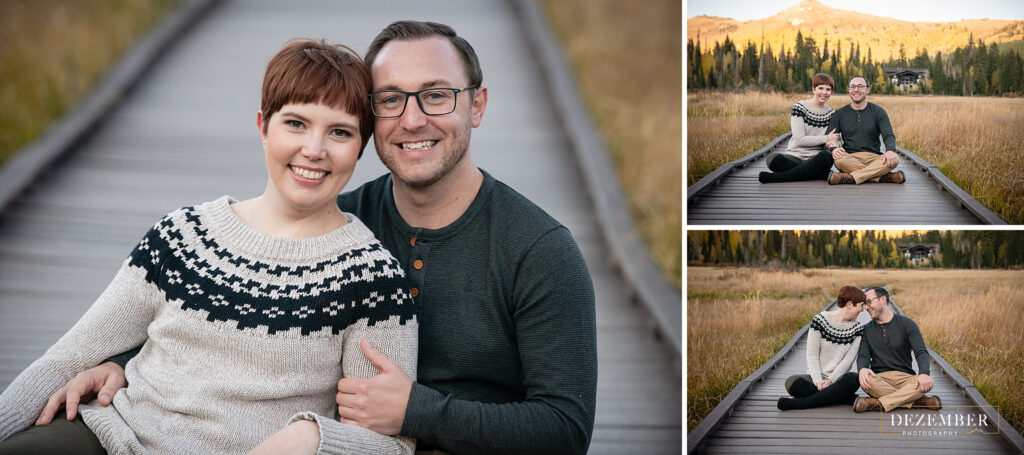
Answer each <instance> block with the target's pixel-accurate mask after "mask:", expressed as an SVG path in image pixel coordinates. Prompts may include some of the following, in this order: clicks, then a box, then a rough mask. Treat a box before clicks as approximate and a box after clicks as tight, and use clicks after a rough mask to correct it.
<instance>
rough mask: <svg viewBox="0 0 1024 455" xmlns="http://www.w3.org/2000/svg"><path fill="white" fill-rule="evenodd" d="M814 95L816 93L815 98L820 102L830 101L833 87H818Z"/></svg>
mask: <svg viewBox="0 0 1024 455" xmlns="http://www.w3.org/2000/svg"><path fill="white" fill-rule="evenodd" d="M813 93H814V98H816V99H817V100H818V101H820V102H822V103H824V102H826V101H828V100H829V98H832V87H830V86H828V85H824V84H822V85H817V86H815V87H814V90H813Z"/></svg>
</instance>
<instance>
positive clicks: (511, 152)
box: [0, 0, 682, 454]
mask: <svg viewBox="0 0 1024 455" xmlns="http://www.w3.org/2000/svg"><path fill="white" fill-rule="evenodd" d="M398 19H420V20H436V21H439V22H444V23H447V24H450V25H452V26H453V27H455V29H456V30H458V32H459V34H460V35H462V36H465V37H466V38H467V39H468V40H469V41H470V42H471V43H472V44H473V46H474V47H475V48H476V50H477V52H478V54H479V55H480V57H481V61H482V66H483V71H484V85H486V86H487V87H488V88H489V90H490V92H489V95H490V99H489V103H488V106H487V111H486V115H485V116H484V120H483V124H482V126H481V127H480V128H478V129H476V130H474V131H473V141H472V144H473V149H472V150H473V152H472V153H473V158H474V160H475V161H476V163H477V164H478V165H479V166H480V167H482V168H484V169H486V170H488V171H489V172H490V173H491V174H492V175H494V176H495V177H496V178H498V179H499V180H502V181H504V182H506V183H508V184H509V185H510V186H512V187H513V188H515V189H517V190H518V191H520V192H521V193H523V194H524V195H525V196H526V197H528V198H530V199H531V200H533V201H534V202H535V203H537V204H538V205H539V206H541V207H542V208H544V209H545V210H546V211H547V212H548V213H550V214H551V215H552V216H554V217H555V218H556V219H558V220H559V221H561V222H562V223H563V224H565V225H566V226H568V227H569V229H570V230H571V231H572V233H573V236H574V237H575V238H576V240H577V242H578V243H579V245H580V247H581V249H582V251H583V255H584V258H585V259H586V261H587V264H588V266H589V268H590V271H591V273H592V277H593V281H594V284H595V290H596V294H597V323H598V361H599V368H600V369H599V381H598V396H597V398H598V405H597V415H596V425H595V430H594V436H593V441H592V444H591V450H590V453H613V454H617V453H679V452H680V451H681V445H682V410H681V406H682V390H681V389H682V387H681V378H680V376H679V374H680V373H679V370H678V365H677V362H678V360H677V359H675V358H674V355H673V353H672V352H671V350H670V349H668V348H666V346H665V345H664V344H663V343H661V342H659V341H657V340H655V339H654V337H652V336H651V335H650V332H651V331H650V328H651V321H650V316H648V315H647V314H645V312H644V311H642V310H641V308H640V307H637V306H635V305H633V304H631V303H630V300H631V298H632V297H631V293H630V291H629V289H628V288H629V286H627V285H626V284H625V283H624V282H623V280H622V279H621V278H620V275H619V274H618V273H617V272H616V271H615V268H614V267H615V266H614V264H613V263H612V262H611V261H610V260H609V255H608V254H607V246H606V245H605V244H604V243H603V240H602V237H601V235H600V234H599V232H598V228H597V223H599V222H600V220H598V219H596V217H595V216H594V213H593V210H592V206H591V203H590V201H589V200H588V195H587V194H586V192H585V190H583V188H584V186H583V184H582V182H581V176H580V171H579V170H578V169H577V163H576V161H575V159H574V158H573V156H572V155H571V153H570V152H569V151H568V149H569V147H568V145H567V140H566V133H565V131H563V130H561V129H560V128H561V127H560V125H561V123H560V122H559V118H558V117H557V116H556V115H555V113H554V111H553V110H552V108H551V106H550V105H549V101H548V100H549V99H548V93H547V92H546V89H545V86H544V81H543V80H541V78H540V76H539V75H538V73H539V70H538V68H537V63H536V62H535V61H534V57H533V56H532V55H531V54H530V51H529V49H528V48H526V47H524V46H523V44H522V43H523V42H524V41H525V38H524V37H523V36H522V34H523V31H522V30H523V28H522V27H521V24H519V23H518V22H517V17H516V15H515V14H513V10H512V6H511V4H510V3H509V2H506V1H502V0H488V1H481V0H460V1H451V2H442V3H425V2H416V1H411V0H410V1H381V2H360V3H359V4H358V6H355V4H352V3H341V2H329V1H323V0H320V1H317V0H310V1H305V2H277V1H269V0H246V1H242V0H238V1H223V2H218V6H217V7H216V8H214V9H213V10H212V11H210V12H209V13H207V14H206V16H205V17H204V18H203V19H202V20H201V21H200V22H199V23H198V24H196V26H195V27H194V28H193V29H191V31H190V32H189V33H187V34H186V35H184V36H182V37H181V38H180V40H179V41H178V42H176V43H175V44H174V45H173V46H171V48H170V49H169V50H168V51H167V52H165V53H164V55H162V57H161V59H160V60H159V61H158V62H157V64H156V65H155V67H154V68H153V69H152V71H151V72H149V73H148V76H146V77H145V78H144V79H143V80H142V81H141V82H140V83H139V84H138V86H137V87H136V88H135V90H134V91H133V92H132V94H131V95H130V96H129V97H128V98H127V99H125V100H123V102H122V103H121V104H120V105H119V106H118V108H117V109H116V110H115V111H114V112H113V113H112V114H110V115H108V116H107V117H106V118H105V119H104V121H103V123H102V125H101V127H99V128H98V129H96V131H95V132H94V133H93V134H92V135H91V136H90V137H89V138H88V139H87V140H85V141H83V142H82V143H81V144H80V147H78V149H77V150H76V151H75V152H74V153H72V154H70V155H69V156H67V157H66V158H62V159H61V160H60V161H59V163H57V164H56V165H55V166H53V167H51V168H49V169H48V170H47V172H46V173H45V175H43V176H42V177H41V178H39V179H37V180H36V181H35V182H33V185H32V187H31V188H32V189H31V191H30V192H28V193H27V194H25V195H23V196H21V197H19V198H18V199H16V200H15V201H14V202H13V203H12V204H11V205H10V206H8V207H7V209H6V210H4V211H3V213H0V389H3V388H5V387H6V386H7V384H9V383H10V381H11V380H13V378H14V377H15V376H16V375H17V374H18V373H19V372H20V371H21V370H22V369H24V368H25V367H26V366H28V364H29V363H31V362H32V361H33V360H34V359H36V358H38V357H39V356H41V355H42V353H43V352H44V351H45V350H46V348H47V347H49V346H50V345H51V344H52V343H53V342H55V341H56V340H57V339H58V338H59V337H60V336H61V335H62V334H63V333H64V332H65V331H66V330H67V329H68V328H69V327H70V326H71V325H72V324H74V322H75V321H76V320H77V319H78V318H79V317H80V316H81V315H82V314H83V313H84V312H85V310H86V309H87V308H88V307H89V305H90V304H91V303H92V301H93V300H94V299H95V298H96V297H97V296H98V295H99V294H100V292H101V291H102V290H103V289H104V287H105V286H106V284H107V283H108V282H109V280H110V279H111V278H112V277H113V275H114V272H115V271H116V270H117V268H118V266H119V265H120V263H121V261H122V260H123V259H124V258H125V257H126V255H127V254H128V252H129V251H130V250H131V248H132V247H133V246H134V245H135V243H136V242H137V241H138V240H139V239H140V238H141V236H142V234H143V233H145V231H146V230H147V229H148V228H149V227H150V226H151V225H152V224H153V223H154V222H155V221H156V220H158V219H159V218H160V217H161V216H162V215H163V214H165V213H167V212H169V211H171V210H174V209H175V208H178V207H181V206H184V205H190V204H195V203H199V202H203V201H209V200H212V199H215V198H217V197H219V196H221V195H223V194H231V195H233V196H235V197H237V198H240V199H244V198H249V197H253V196H255V195H258V194H260V193H261V192H262V190H263V188H264V186H265V183H266V174H265V170H264V164H263V152H262V148H261V146H260V140H259V136H258V134H257V129H256V110H257V109H258V108H259V91H260V82H261V79H262V76H263V69H264V66H265V64H266V62H267V60H268V59H269V58H270V57H271V56H272V55H273V53H274V52H276V51H277V49H279V48H280V46H281V45H282V44H284V42H285V41H287V40H288V39H290V38H294V37H314V38H320V37H324V38H326V39H328V40H329V41H335V42H342V43H346V44H348V45H349V46H351V47H352V48H353V49H356V50H357V51H363V50H365V49H366V48H367V46H368V45H369V42H370V40H371V39H372V38H373V36H375V35H376V33H377V32H378V31H380V29H381V28H383V27H384V26H386V25H387V24H388V23H390V22H392V21H394V20H398ZM385 172H386V169H385V168H384V166H383V165H382V164H381V163H380V161H379V160H378V158H377V157H376V154H375V153H374V151H373V148H372V142H371V144H370V146H369V147H368V149H367V151H366V153H365V154H364V156H363V157H362V159H361V160H360V162H359V164H358V165H357V167H356V172H355V175H354V176H353V178H352V181H351V183H350V184H349V187H350V188H354V187H356V186H358V185H359V184H361V183H362V182H365V181H367V180H370V179H373V178H375V177H377V176H379V175H381V174H383V173H385Z"/></svg>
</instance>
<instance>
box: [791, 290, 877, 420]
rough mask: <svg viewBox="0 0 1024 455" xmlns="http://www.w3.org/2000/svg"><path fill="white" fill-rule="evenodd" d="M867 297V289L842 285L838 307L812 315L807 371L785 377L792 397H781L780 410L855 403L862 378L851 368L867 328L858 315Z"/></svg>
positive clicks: (837, 301)
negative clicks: (858, 321) (865, 290)
mask: <svg viewBox="0 0 1024 455" xmlns="http://www.w3.org/2000/svg"><path fill="white" fill-rule="evenodd" d="M866 300H867V296H865V295H864V291H862V290H860V289H859V288H857V287H854V286H843V287H842V288H840V289H839V295H838V296H837V297H836V309H834V310H832V311H822V312H821V313H818V314H817V315H815V316H814V318H813V319H811V327H810V328H809V329H808V330H807V374H798V375H793V376H790V377H789V378H788V379H786V391H787V392H789V394H790V395H792V396H793V398H787V397H782V398H779V401H778V403H777V406H778V408H779V409H780V410H783V411H786V410H789V409H808V408H817V407H821V406H829V405H833V404H840V403H843V404H851V405H852V404H853V400H854V398H855V397H856V393H857V389H858V388H859V387H860V382H859V378H858V377H857V373H853V372H851V371H850V369H851V367H852V366H853V362H854V360H855V359H856V357H857V351H858V349H859V348H860V336H861V332H863V330H864V328H863V327H862V326H861V325H860V324H858V323H857V316H858V315H859V314H860V312H861V311H863V310H864V304H865V301H866Z"/></svg>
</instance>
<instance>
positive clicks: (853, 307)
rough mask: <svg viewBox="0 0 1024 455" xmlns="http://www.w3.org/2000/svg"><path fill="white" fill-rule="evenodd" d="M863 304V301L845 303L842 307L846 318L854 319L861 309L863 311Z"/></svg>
mask: <svg viewBox="0 0 1024 455" xmlns="http://www.w3.org/2000/svg"><path fill="white" fill-rule="evenodd" d="M864 305H865V304H864V302H860V303H854V302H849V303H847V304H846V307H844V308H843V309H844V310H846V316H847V317H848V318H850V319H854V318H856V317H857V316H858V315H860V312H861V311H864Z"/></svg>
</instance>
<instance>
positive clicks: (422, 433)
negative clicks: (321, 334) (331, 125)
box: [338, 172, 597, 454]
mask: <svg viewBox="0 0 1024 455" xmlns="http://www.w3.org/2000/svg"><path fill="white" fill-rule="evenodd" d="M394 201H395V200H394V196H393V194H392V181H391V175H390V174H388V175H384V176H382V177H380V178H378V179H376V180H373V181H371V182H368V183H366V184H364V185H363V186H361V187H359V188H358V189H356V190H354V191H352V192H348V193H345V194H342V195H341V196H340V197H339V198H338V206H339V207H341V209H342V210H343V211H346V212H350V213H353V214H355V215H356V216H357V217H359V219H360V220H362V221H363V223H365V224H366V226H367V227H369V228H370V230H371V231H373V233H374V234H376V235H377V238H378V239H380V241H381V242H382V243H383V244H384V246H385V247H387V249H388V250H390V251H391V253H392V254H393V255H394V256H395V257H396V258H397V259H398V261H399V262H401V263H402V268H403V269H405V271H406V274H407V276H408V279H409V284H410V286H412V288H414V289H415V291H414V292H413V295H414V300H415V302H416V311H417V318H418V320H419V324H420V336H419V340H420V342H419V363H418V368H417V379H416V382H415V383H414V384H413V388H412V393H411V395H410V397H409V405H408V407H407V409H406V414H405V421H404V422H403V424H402V430H401V433H402V434H405V435H409V436H415V437H416V438H417V439H419V441H420V442H421V445H422V443H426V444H429V445H430V446H432V447H434V448H436V449H441V450H444V451H447V452H451V453H522V454H540V453H566V454H567V453H585V452H586V451H587V448H588V446H589V444H590V436H591V433H592V431H593V426H594V407H595V400H596V387H597V341H596V324H595V315H594V289H593V284H592V283H591V279H590V274H589V272H588V271H587V266H586V263H584V261H583V256H582V255H581V254H580V250H579V248H578V247H577V245H576V242H575V241H574V240H573V238H572V235H570V233H569V230H568V229H566V228H565V227H564V226H562V225H561V224H560V223H559V222H558V221H556V220H554V219H553V218H551V217H550V216H549V215H548V214H547V213H545V212H544V211H543V210H541V209H540V208H539V207H537V206H536V205H534V204H533V203H532V202H530V201H529V200H527V199H526V198H525V197H523V196H522V195H520V194H519V193H517V192H516V191H515V190H513V189H512V188H510V187H508V186H507V185H505V184H504V183H501V182H499V181H497V180H495V179H494V178H493V177H491V175H490V174H488V173H487V172H484V179H483V184H482V185H481V186H480V190H479V191H478V193H477V195H476V197H475V198H474V200H473V202H472V203H471V204H470V206H469V208H468V209H467V210H466V212H465V213H463V214H462V216H460V217H459V218H458V219H457V220H456V221H455V222H453V223H451V224H450V225H448V226H445V227H443V228H441V229H422V228H417V227H413V226H409V225H408V224H406V222H405V221H404V220H403V219H402V217H401V216H400V215H399V213H398V209H397V208H396V207H395V202H394Z"/></svg>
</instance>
